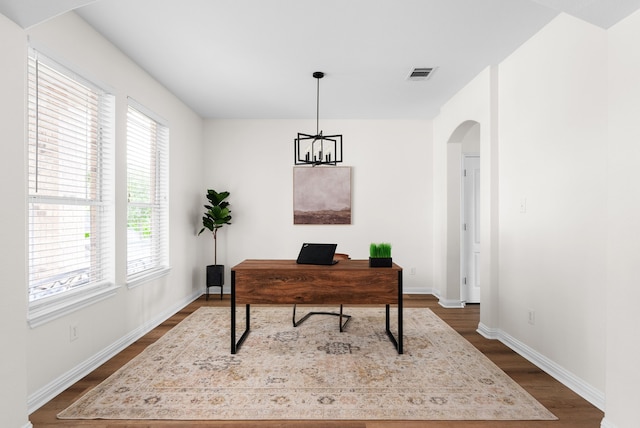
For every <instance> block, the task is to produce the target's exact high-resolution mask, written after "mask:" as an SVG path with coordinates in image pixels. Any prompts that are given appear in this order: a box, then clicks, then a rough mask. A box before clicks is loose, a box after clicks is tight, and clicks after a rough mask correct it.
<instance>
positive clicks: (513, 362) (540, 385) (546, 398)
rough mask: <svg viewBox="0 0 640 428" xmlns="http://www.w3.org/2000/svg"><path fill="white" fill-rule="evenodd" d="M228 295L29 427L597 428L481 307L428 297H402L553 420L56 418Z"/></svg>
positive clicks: (101, 372)
mask: <svg viewBox="0 0 640 428" xmlns="http://www.w3.org/2000/svg"><path fill="white" fill-rule="evenodd" d="M227 305H229V296H225V300H223V301H220V300H219V299H217V298H215V296H212V298H210V300H209V301H205V299H204V297H201V298H200V299H198V300H196V301H195V302H193V303H191V304H190V305H188V306H187V307H186V308H184V309H183V310H181V311H180V312H178V313H177V314H175V315H174V316H172V317H171V318H169V319H168V320H167V321H165V322H164V323H162V324H161V325H160V326H158V327H157V328H155V329H154V330H153V331H151V332H149V333H148V334H146V335H145V336H144V337H142V338H141V339H140V340H138V341H137V342H135V343H134V344H133V345H131V346H129V347H128V348H127V349H125V350H124V351H122V352H120V353H119V354H118V355H116V356H115V357H113V358H112V359H111V360H109V361H107V362H106V363H105V364H103V365H102V366H100V367H99V368H97V369H96V370H94V371H93V372H91V373H90V374H89V375H87V376H86V377H84V378H83V379H81V380H80V381H79V382H77V383H76V384H74V385H72V386H71V387H69V388H68V389H67V390H65V391H64V392H62V393H61V394H60V395H58V396H57V397H55V398H54V399H52V400H51V401H50V402H49V403H47V404H46V405H44V406H43V407H41V408H40V409H38V410H37V411H35V412H34V413H33V414H31V415H30V417H29V419H30V421H31V423H32V424H33V426H34V428H49V427H56V428H61V427H90V428H96V427H99V428H116V427H117V428H123V427H132V428H133V427H135V428H140V427H163V428H166V427H172V428H178V427H182V428H184V427H192V426H198V427H205V426H206V427H214V428H238V427H263V428H275V427H281V428H293V427H302V428H321V427H322V428H325V427H326V428H338V427H339V428H400V427H402V428H418V427H429V428H451V427H465V428H467V427H468V428H489V427H490V428H494V427H496V428H501V427H505V428H508V427H510V428H515V427H518V428H524V427H532V428H599V427H600V422H601V421H602V418H603V416H604V415H603V413H602V412H601V411H600V410H598V409H597V408H595V407H593V406H592V405H591V404H589V403H588V402H587V401H586V400H584V399H582V398H581V397H580V396H578V395H577V394H575V393H574V392H572V391H571V390H569V389H568V388H566V387H565V386H563V385H562V384H561V383H559V382H557V381H556V380H554V379H553V378H552V377H551V376H549V375H547V374H545V373H544V372H542V371H541V370H540V369H538V368H537V367H535V366H534V365H533V364H531V363H529V362H528V361H527V360H525V359H524V358H522V357H520V356H519V355H518V354H516V353H515V352H513V351H512V350H510V349H509V348H507V347H506V346H505V345H503V344H502V343H500V342H499V341H497V340H487V339H485V338H483V337H482V336H480V335H479V334H478V333H477V332H476V329H477V326H478V321H479V319H480V306H479V305H468V306H467V307H466V308H464V309H444V308H442V307H441V306H440V305H439V304H438V302H437V300H436V299H435V298H434V297H432V296H405V300H404V305H405V307H409V308H412V307H413V308H415V307H428V308H430V309H431V310H433V312H435V313H436V314H437V315H438V316H439V317H440V318H442V319H443V320H444V321H446V322H447V323H448V324H449V325H450V326H452V327H453V328H454V329H455V330H456V331H457V332H458V333H459V334H461V335H462V336H463V337H465V338H466V339H467V340H468V341H469V342H471V343H472V344H473V345H474V346H475V347H476V348H478V349H479V350H480V351H482V352H483V353H484V354H485V355H486V356H487V357H488V358H490V359H491V360H492V361H493V362H494V363H495V364H496V365H498V366H499V367H500V368H501V369H502V370H504V371H505V372H506V373H507V374H508V375H509V376H511V377H512V378H513V379H514V380H516V381H517V382H518V383H519V384H520V385H521V386H522V387H523V388H525V389H526V390H527V391H528V392H529V393H530V394H531V395H533V396H534V397H535V398H536V399H537V400H538V401H540V402H541V403H542V404H543V405H544V406H545V407H547V408H548V409H549V410H550V411H551V412H553V413H554V414H555V415H556V416H557V417H558V418H559V420H557V421H265V422H262V421H261V422H256V421H249V422H247V421H201V422H200V421H150V420H142V421H134V420H122V421H120V420H118V421H115V420H111V421H104V420H90V421H69V420H64V421H63V420H58V419H57V418H56V414H57V413H58V412H59V411H61V410H63V409H64V408H65V407H67V406H68V405H69V404H71V403H72V402H73V401H74V400H76V399H77V398H79V397H80V396H81V395H82V394H84V393H85V392H87V391H88V390H89V389H91V388H93V387H94V386H96V385H98V384H99V383H100V382H101V381H103V380H104V379H106V378H107V377H108V376H109V375H111V374H112V373H113V372H114V371H116V370H117V369H118V368H120V367H122V366H123V365H124V364H125V363H126V362H128V361H129V360H130V359H132V358H133V357H135V356H136V355H138V354H139V353H140V352H141V351H142V350H143V349H144V348H146V347H147V346H148V345H149V344H151V343H153V342H155V341H156V340H157V339H158V338H159V337H161V336H162V335H163V334H164V333H166V332H167V331H168V330H170V329H171V328H172V327H174V326H175V325H176V324H178V323H179V322H180V321H181V320H183V319H184V318H185V317H186V316H187V315H189V314H191V313H192V312H193V311H195V310H196V309H197V308H199V307H200V306H227Z"/></svg>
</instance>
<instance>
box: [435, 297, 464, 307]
mask: <svg viewBox="0 0 640 428" xmlns="http://www.w3.org/2000/svg"><path fill="white" fill-rule="evenodd" d="M438 304H440V306H442V307H443V308H447V309H460V308H464V307H465V303H464V302H463V301H462V300H455V299H454V300H451V299H443V298H440V299H439V300H438Z"/></svg>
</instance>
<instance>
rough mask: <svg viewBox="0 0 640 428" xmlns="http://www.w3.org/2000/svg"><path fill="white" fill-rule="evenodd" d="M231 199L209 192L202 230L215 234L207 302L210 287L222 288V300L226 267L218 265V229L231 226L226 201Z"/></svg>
mask: <svg viewBox="0 0 640 428" xmlns="http://www.w3.org/2000/svg"><path fill="white" fill-rule="evenodd" d="M227 197H229V192H220V193H218V192H216V191H215V190H212V189H208V190H207V199H208V200H209V203H208V204H207V205H205V206H204V207H205V208H206V211H205V213H204V215H203V216H202V226H203V227H202V229H200V232H198V235H200V234H201V233H202V232H204V230H205V229H208V230H210V231H211V232H212V233H213V265H209V266H207V279H206V281H207V300H209V287H220V299H221V300H222V286H223V285H224V265H219V264H218V229H220V228H221V227H223V226H224V225H225V224H231V210H229V202H228V201H225V199H227Z"/></svg>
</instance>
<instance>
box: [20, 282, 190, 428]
mask: <svg viewBox="0 0 640 428" xmlns="http://www.w3.org/2000/svg"><path fill="white" fill-rule="evenodd" d="M201 295H202V290H198V291H197V292H194V293H193V294H191V295H190V296H187V297H186V298H184V299H183V300H182V301H180V302H178V303H176V304H175V305H173V306H172V307H170V308H168V309H166V310H165V311H164V312H162V313H160V314H159V315H158V316H156V317H155V318H153V319H151V320H149V321H148V322H146V323H145V324H143V325H141V326H139V327H138V328H136V329H135V330H133V331H131V332H129V333H128V334H127V335H125V336H123V337H121V338H120V339H118V340H117V341H115V342H114V343H112V344H111V345H109V346H107V347H106V348H104V349H103V350H102V351H100V352H98V353H97V354H95V355H94V356H93V357H91V358H89V359H87V360H86V361H84V362H83V363H82V364H80V365H78V366H76V367H74V368H73V369H71V370H69V371H68V372H66V373H64V374H63V375H61V376H59V377H58V378H56V379H54V380H53V381H51V382H49V383H48V384H47V385H45V386H44V387H42V388H40V389H39V390H38V391H36V392H34V393H33V394H30V395H29V397H27V410H28V413H29V414H31V413H33V412H35V411H36V410H38V409H39V408H40V407H42V406H43V405H45V404H46V403H48V402H49V401H50V400H52V399H53V398H54V397H55V396H56V395H58V394H60V393H61V392H62V391H64V390H65V389H67V388H68V387H70V386H71V385H73V384H74V383H76V382H77V381H79V380H80V379H82V378H83V377H85V376H86V375H87V374H89V373H91V372H92V371H93V370H95V369H96V368H98V367H99V366H100V365H102V364H104V363H105V362H106V361H108V360H109V359H110V358H112V357H113V356H115V355H116V354H117V353H118V352H120V351H122V350H123V349H125V348H126V347H127V346H129V345H131V344H132V343H133V342H135V341H136V340H138V339H140V338H141V337H142V336H144V335H145V334H147V333H148V332H150V331H151V330H153V329H154V328H156V327H157V326H158V325H160V324H162V323H163V322H164V321H165V320H167V319H168V318H169V317H171V316H172V315H174V314H175V313H176V312H178V311H179V310H180V309H182V308H184V307H185V306H187V305H188V304H189V303H191V302H193V301H194V300H196V299H197V298H198V297H200V296H201ZM29 426H30V424H29ZM29 426H27V427H25V428H29Z"/></svg>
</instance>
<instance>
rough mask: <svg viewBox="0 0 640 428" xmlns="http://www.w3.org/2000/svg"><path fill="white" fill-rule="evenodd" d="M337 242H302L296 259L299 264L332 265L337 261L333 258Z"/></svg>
mask: <svg viewBox="0 0 640 428" xmlns="http://www.w3.org/2000/svg"><path fill="white" fill-rule="evenodd" d="M337 246H338V244H310V243H304V244H302V248H301V249H300V253H299V254H298V259H297V260H296V262H297V263H299V264H307V265H333V264H335V263H337V261H335V260H333V256H334V254H335V253H336V247H337Z"/></svg>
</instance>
